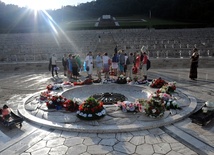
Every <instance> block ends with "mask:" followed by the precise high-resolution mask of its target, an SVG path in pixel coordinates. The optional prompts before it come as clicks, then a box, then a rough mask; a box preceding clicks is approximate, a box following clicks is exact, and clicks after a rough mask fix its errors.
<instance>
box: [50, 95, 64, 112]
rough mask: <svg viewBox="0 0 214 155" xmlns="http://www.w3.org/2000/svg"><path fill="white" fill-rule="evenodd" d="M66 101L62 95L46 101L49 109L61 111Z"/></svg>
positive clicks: (51, 97)
mask: <svg viewBox="0 0 214 155" xmlns="http://www.w3.org/2000/svg"><path fill="white" fill-rule="evenodd" d="M65 101H66V98H65V97H63V96H62V95H60V96H58V95H55V96H50V97H48V99H47V101H46V106H47V107H48V109H57V110H60V109H62V105H63V103H64V102H65Z"/></svg>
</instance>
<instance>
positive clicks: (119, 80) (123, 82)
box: [116, 74, 127, 84]
mask: <svg viewBox="0 0 214 155" xmlns="http://www.w3.org/2000/svg"><path fill="white" fill-rule="evenodd" d="M116 83H118V84H126V83H127V81H126V77H125V76H124V75H122V74H121V75H120V76H119V77H118V78H117V81H116Z"/></svg>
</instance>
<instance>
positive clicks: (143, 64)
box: [142, 52, 148, 80]
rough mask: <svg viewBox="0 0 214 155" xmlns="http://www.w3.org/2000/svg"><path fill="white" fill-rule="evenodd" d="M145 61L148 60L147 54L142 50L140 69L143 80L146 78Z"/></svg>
mask: <svg viewBox="0 0 214 155" xmlns="http://www.w3.org/2000/svg"><path fill="white" fill-rule="evenodd" d="M147 61H148V56H147V54H146V52H143V60H142V70H143V77H144V80H147Z"/></svg>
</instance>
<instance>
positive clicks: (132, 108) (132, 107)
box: [117, 101, 142, 112]
mask: <svg viewBox="0 0 214 155" xmlns="http://www.w3.org/2000/svg"><path fill="white" fill-rule="evenodd" d="M117 106H119V107H120V108H121V110H122V111H123V112H138V111H141V109H142V106H141V104H140V103H132V102H130V101H123V102H119V101H118V102H117Z"/></svg>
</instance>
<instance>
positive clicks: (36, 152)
mask: <svg viewBox="0 0 214 155" xmlns="http://www.w3.org/2000/svg"><path fill="white" fill-rule="evenodd" d="M49 151H50V148H43V149H40V150H37V151H34V152H31V155H41V154H48V153H49Z"/></svg>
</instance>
